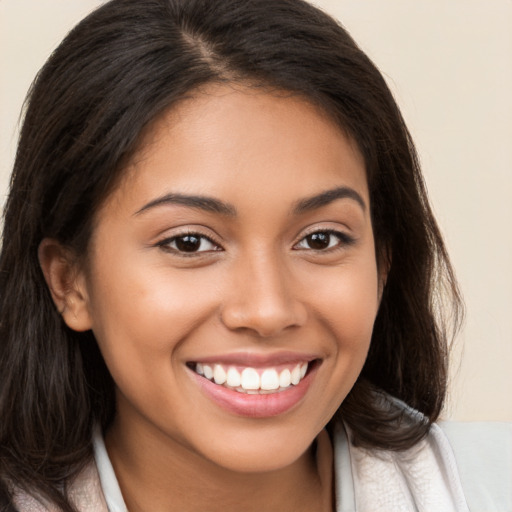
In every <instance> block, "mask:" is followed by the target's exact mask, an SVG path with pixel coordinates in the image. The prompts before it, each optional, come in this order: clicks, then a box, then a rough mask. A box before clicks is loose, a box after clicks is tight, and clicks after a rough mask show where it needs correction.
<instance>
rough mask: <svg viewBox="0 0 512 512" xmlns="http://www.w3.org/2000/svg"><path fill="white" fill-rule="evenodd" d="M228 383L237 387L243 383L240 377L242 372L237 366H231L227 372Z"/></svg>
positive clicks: (232, 386)
mask: <svg viewBox="0 0 512 512" xmlns="http://www.w3.org/2000/svg"><path fill="white" fill-rule="evenodd" d="M226 383H227V385H228V386H229V387H231V388H237V387H239V386H240V384H241V383H242V379H241V378H240V374H239V373H238V371H237V370H236V368H230V369H229V370H228V373H227V382H226Z"/></svg>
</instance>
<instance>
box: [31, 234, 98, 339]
mask: <svg viewBox="0 0 512 512" xmlns="http://www.w3.org/2000/svg"><path fill="white" fill-rule="evenodd" d="M38 257H39V264H40V265H41V269H42V271H43V274H44V278H45V280H46V284H47V285H48V288H49V290H50V293H51V295H52V298H53V302H54V303H55V306H56V308H57V310H58V311H59V313H60V314H61V315H62V319H63V320H64V322H65V323H66V325H67V326H68V327H69V328H70V329H73V330H74V331H87V330H89V329H91V327H92V322H91V315H90V311H89V297H88V294H87V288H86V279H85V275H84V273H83V271H81V270H80V269H79V268H78V264H77V262H76V258H74V257H73V253H72V252H71V251H70V250H69V249H67V248H65V247H64V246H63V245H62V244H60V243H59V242H57V241H56V240H53V239H51V238H45V239H43V241H42V242H41V243H40V244H39V250H38Z"/></svg>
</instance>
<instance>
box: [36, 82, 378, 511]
mask: <svg viewBox="0 0 512 512" xmlns="http://www.w3.org/2000/svg"><path fill="white" fill-rule="evenodd" d="M340 187H345V188H348V189H350V191H352V192H349V194H348V196H347V197H340V198H337V199H333V200H331V201H328V200H325V197H324V201H320V203H322V204H312V202H311V201H310V202H309V203H308V204H309V208H303V209H302V210H301V211H297V204H298V203H299V202H301V201H302V202H303V203H304V200H305V199H307V198H311V197H312V196H317V195H321V194H322V193H324V192H326V191H329V190H334V189H336V190H339V188H340ZM353 192H355V194H354V193H353ZM166 194H174V195H176V194H182V195H194V196H197V195H200V196H208V197H209V198H214V199H215V200H217V201H222V202H223V204H227V205H229V210H230V211H229V212H227V211H226V212H217V211H206V210H205V209H204V208H200V207H197V205H196V206H192V207H191V206H190V205H184V204H176V203H171V202H158V201H159V199H160V198H162V196H165V195H166ZM356 194H357V196H356ZM345 195H346V194H345ZM357 197H360V198H361V200H362V201H359V200H358V199H357ZM155 201H156V202H157V203H158V204H154V203H155ZM152 203H153V204H152ZM317 203H318V201H317ZM323 203H327V204H323ZM147 205H151V206H147ZM303 206H304V204H303ZM145 207H146V208H145ZM330 231H337V232H340V233H341V235H340V236H338V235H335V234H332V233H331V234H329V232H330ZM316 232H321V233H324V237H326V238H327V240H328V245H329V247H328V248H325V249H321V248H320V249H318V248H316V249H315V248H312V247H311V239H308V238H306V237H307V236H308V235H311V234H312V233H316ZM190 233H196V234H197V235H201V236H203V237H207V238H208V239H209V240H207V239H206V238H203V239H201V245H200V246H199V250H197V251H196V252H191V253H183V252H179V251H178V250H177V240H176V238H173V237H178V236H183V235H184V234H190ZM347 237H348V238H347ZM349 239H350V240H349ZM181 241H182V239H181ZM40 260H41V264H42V267H43V270H44V272H45V276H46V278H47V281H48V283H49V285H50V288H51V291H52V294H53V297H54V300H55V302H56V304H57V307H59V309H60V310H61V311H63V318H64V320H65V321H66V323H67V324H68V325H69V326H70V327H71V328H73V329H76V330H86V329H92V330H93V332H94V334H95V336H96V338H97V340H98V343H99V345H100V348H101V351H102V354H103V356H104V358H105V361H106V363H107V366H108V368H109V370H110V372H111V374H112V376H113V378H114V381H115V382H116V385H117V400H118V410H117V415H116V418H115V421H114V423H113V425H112V426H111V428H110V429H109V431H108V432H107V434H106V441H107V448H108V451H109V454H110V456H111V459H112V462H113V464H114V467H115V470H116V473H117V475H118V478H119V481H120V485H121V488H122V491H123V494H124V496H125V500H126V502H127V504H128V508H129V509H130V510H131V511H132V512H133V511H135V510H152V511H160V510H162V511H163V510H166V511H169V510H180V511H184V510H185V511H186V510H199V509H200V508H199V507H203V508H202V509H204V510H206V509H208V510H210V511H214V510H222V511H223V512H225V511H229V510H240V509H242V510H258V511H261V510H283V511H286V510H295V511H297V510H331V509H332V502H331V498H332V480H331V474H332V469H331V468H332V466H331V465H332V457H331V454H330V450H329V449H328V448H325V446H326V444H325V442H323V444H322V446H323V448H321V449H317V444H316V443H314V440H315V438H316V437H317V436H318V434H319V433H320V432H321V431H322V429H323V428H324V426H325V425H326V424H327V422H328V421H329V420H330V419H331V417H332V415H333V414H334V413H335V411H336V410H337V409H338V407H339V405H340V404H341V402H342V401H343V399H344V398H345V396H346V395H347V393H348V392H349V390H350V389H351V387H352V385H353V384H354V382H355V380H356V378H357V376H358V374H359V372H360V371H361V368H362V366H363V363H364V360H365V357H366V354H367V351H368V347H369V343H370V338H371V333H372V328H373V323H374V320H375V316H376V313H377V309H378V304H379V289H380V285H379V283H380V282H381V281H382V278H383V276H379V273H378V270H377V264H376V258H375V248H374V239H373V232H372V225H371V219H370V204H369V197H368V187H367V182H366V176H365V168H364V162H363V159H362V156H361V154H360V153H359V151H358V149H357V148H356V147H355V144H353V143H352V142H351V141H350V139H348V138H347V137H346V135H345V134H344V133H343V132H342V131H341V130H340V129H339V128H338V127H337V126H335V125H334V124H333V123H332V122H331V121H330V120H329V119H328V118H327V117H326V116H325V115H323V114H322V113H321V112H319V110H318V109H316V108H315V107H313V106H311V105H310V104H309V103H307V102H306V101H305V100H303V99H301V98H298V97H294V96H291V95H289V94H286V95H285V94H279V93H276V92H268V91H267V92H265V91H263V90H261V89H260V90H257V91H256V90H254V89H249V88H244V87H241V86H240V87H238V88H235V87H231V86H226V85H222V86H209V87H208V88H206V89H203V90H202V91H198V92H197V93H196V94H195V95H194V96H193V97H192V99H188V100H185V101H183V102H182V103H180V104H179V105H178V106H176V107H174V108H173V109H172V110H171V111H169V112H168V113H167V114H166V115H165V116H164V117H163V118H161V119H160V120H158V121H157V122H156V123H155V125H154V126H153V127H152V129H151V130H150V131H149V133H148V134H146V137H145V141H144V144H143V146H142V149H141V151H140V152H139V153H138V154H137V156H136V158H135V159H134V161H133V162H132V165H131V166H130V167H129V169H127V171H126V173H125V175H124V178H123V180H122V182H121V183H120V185H119V186H118V187H117V188H116V190H115V191H114V192H113V193H112V194H111V196H110V197H109V198H108V199H107V200H106V201H105V203H104V205H103V206H102V208H100V210H99V211H98V212H97V222H96V228H95V231H94V234H93V239H92V243H91V253H90V255H89V258H88V264H87V268H86V269H83V268H81V267H76V266H74V264H73V261H74V260H73V259H72V258H71V257H69V255H68V254H67V253H66V251H65V250H64V249H63V248H62V247H60V246H59V245H58V244H57V243H56V242H54V241H52V240H45V241H44V242H43V243H42V244H41V248H40ZM283 353H286V354H290V353H292V354H294V355H296V356H297V357H298V358H299V359H300V358H304V359H306V358H307V359H312V358H313V359H314V360H315V361H316V362H315V364H314V372H312V374H311V375H310V376H309V380H310V384H309V387H308V389H307V391H306V392H305V394H304V396H302V397H301V398H300V400H299V401H298V402H297V403H295V404H294V405H293V406H292V407H291V408H290V409H288V410H287V411H286V412H284V413H282V414H277V415H274V416H271V417H263V418H261V417H260V418H252V417H248V416H243V415H239V414H234V413H232V412H230V411H227V410H226V409H225V408H223V407H221V406H219V404H217V403H215V402H214V401H212V399H211V398H210V397H209V396H207V395H206V394H205V393H204V392H203V390H202V388H201V386H200V385H198V377H197V376H196V374H195V373H194V372H193V371H192V370H191V369H190V367H189V365H187V363H191V362H194V361H201V360H203V359H204V358H213V359H216V358H218V359H219V360H221V359H222V358H223V357H225V355H226V354H229V355H230V356H233V355H235V357H240V358H247V357H248V358H250V357H253V356H264V357H271V358H272V357H274V356H275V355H279V354H283ZM318 446H320V444H319V445H318Z"/></svg>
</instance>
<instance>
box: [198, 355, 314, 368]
mask: <svg viewBox="0 0 512 512" xmlns="http://www.w3.org/2000/svg"><path fill="white" fill-rule="evenodd" d="M315 359H319V356H318V355H316V354H311V353H299V352H274V353H270V354H258V353H254V352H240V353H231V354H219V355H215V356H206V357H198V358H197V359H192V360H190V361H189V362H191V363H192V362H194V363H202V364H215V363H218V364H225V365H236V366H247V367H252V368H258V367H268V366H276V365H281V364H293V363H305V362H308V363H309V362H311V361H313V360H315Z"/></svg>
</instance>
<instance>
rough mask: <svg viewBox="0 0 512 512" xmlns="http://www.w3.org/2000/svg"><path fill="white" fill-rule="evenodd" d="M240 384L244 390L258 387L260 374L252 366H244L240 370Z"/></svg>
mask: <svg viewBox="0 0 512 512" xmlns="http://www.w3.org/2000/svg"><path fill="white" fill-rule="evenodd" d="M241 386H242V387H243V388H244V389H245V390H253V389H254V390H256V389H260V376H259V375H258V372H257V371H256V370H255V369H254V368H245V369H244V371H243V372H242V381H241Z"/></svg>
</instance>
